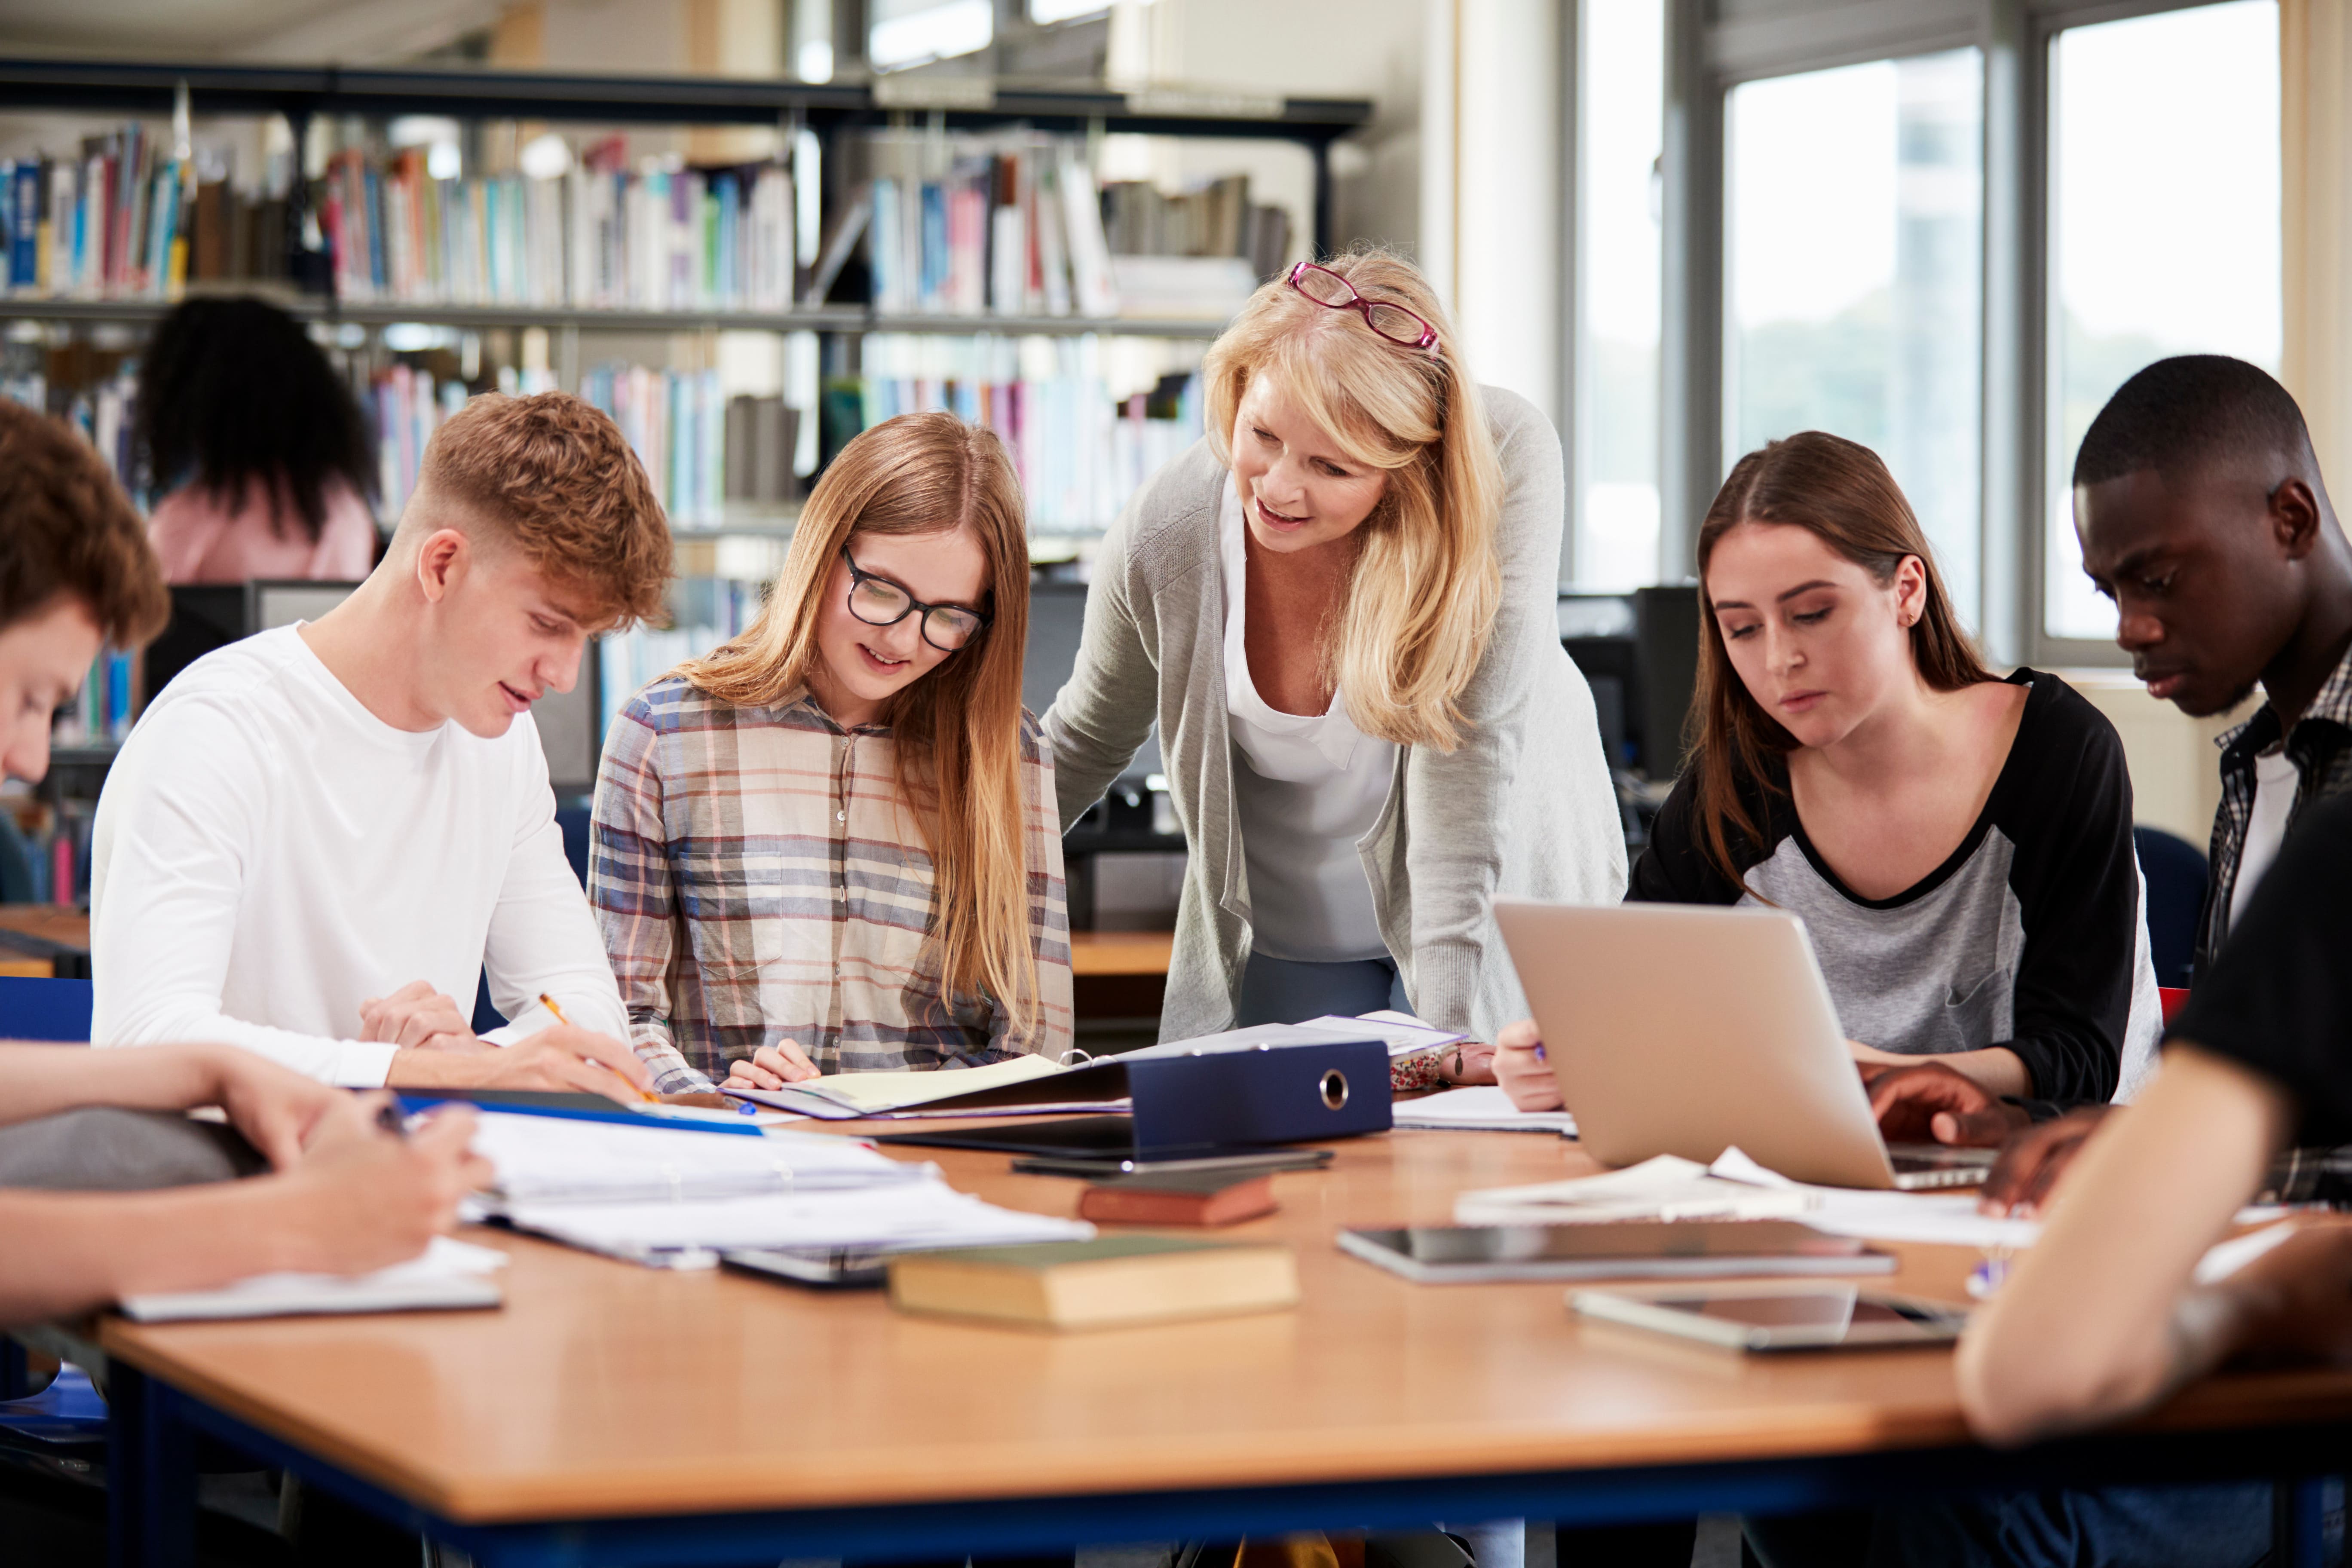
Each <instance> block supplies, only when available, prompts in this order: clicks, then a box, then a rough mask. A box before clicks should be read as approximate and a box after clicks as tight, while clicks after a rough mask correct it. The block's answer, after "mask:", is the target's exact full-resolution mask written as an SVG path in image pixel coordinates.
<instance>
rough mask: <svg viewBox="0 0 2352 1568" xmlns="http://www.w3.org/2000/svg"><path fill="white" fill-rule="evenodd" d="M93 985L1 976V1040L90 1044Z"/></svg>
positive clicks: (86, 982) (70, 981)
mask: <svg viewBox="0 0 2352 1568" xmlns="http://www.w3.org/2000/svg"><path fill="white" fill-rule="evenodd" d="M90 1007H91V1002H90V992H89V981H87V980H42V979H32V978H26V976H23V975H16V974H0V1040H54V1041H56V1042H58V1044H60V1045H72V1046H83V1045H88V1044H89V1014H90Z"/></svg>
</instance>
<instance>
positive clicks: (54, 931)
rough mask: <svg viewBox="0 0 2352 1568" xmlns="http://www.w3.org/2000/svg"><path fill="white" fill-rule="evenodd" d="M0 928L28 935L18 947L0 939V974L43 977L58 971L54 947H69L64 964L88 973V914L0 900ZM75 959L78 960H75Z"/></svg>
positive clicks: (20, 934)
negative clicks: (26, 940) (28, 940)
mask: <svg viewBox="0 0 2352 1568" xmlns="http://www.w3.org/2000/svg"><path fill="white" fill-rule="evenodd" d="M0 931H13V932H15V933H16V934H17V935H18V936H24V937H30V938H32V939H33V941H32V942H28V943H26V944H24V945H23V946H22V947H19V946H13V945H11V944H9V943H8V942H5V941H0V974H15V975H24V976H28V977H32V978H37V979H47V978H48V977H50V976H53V975H56V974H58V973H60V971H59V968H58V957H59V956H60V955H59V954H58V952H56V951H54V950H55V949H58V948H64V949H68V950H69V951H68V953H67V954H65V955H64V956H66V957H67V959H68V964H67V967H68V968H69V969H73V970H75V971H77V972H78V973H80V974H84V975H87V974H88V973H89V916H88V915H86V914H84V913H83V912H82V911H81V910H74V909H65V908H61V907H58V906H57V905H53V904H0ZM76 961H78V962H76Z"/></svg>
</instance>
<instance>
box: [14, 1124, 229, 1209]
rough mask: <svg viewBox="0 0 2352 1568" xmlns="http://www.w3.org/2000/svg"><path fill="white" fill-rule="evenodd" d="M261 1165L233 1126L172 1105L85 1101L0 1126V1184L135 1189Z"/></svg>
mask: <svg viewBox="0 0 2352 1568" xmlns="http://www.w3.org/2000/svg"><path fill="white" fill-rule="evenodd" d="M268 1168H269V1162H268V1160H266V1159H264V1158H263V1157H262V1155H261V1153H260V1152H259V1151H257V1150H256V1149H255V1148H254V1146H253V1145H252V1144H250V1143H248V1142H246V1141H245V1135H244V1134H243V1133H241V1132H239V1131H236V1129H235V1128H234V1127H230V1126H228V1125H226V1123H223V1122H218V1121H190V1120H189V1119H188V1118H187V1117H185V1116H184V1115H182V1114H181V1113H180V1112H178V1111H176V1110H119V1109H117V1108H115V1107H113V1106H91V1107H89V1108H86V1109H84V1110H68V1111H63V1112H60V1113H59V1114H58V1115H56V1116H44V1117H41V1118H39V1119H38V1120H37V1121H20V1122H17V1123H16V1125H14V1126H11V1127H0V1187H41V1188H46V1189H47V1190H49V1191H51V1192H89V1193H136V1192H145V1191H148V1190H151V1189H152V1188H156V1187H185V1186H193V1185H194V1184H196V1183H199V1182H226V1181H231V1180H234V1179H235V1178H236V1177H238V1176H250V1175H253V1174H256V1173H258V1172H261V1171H266V1170H268Z"/></svg>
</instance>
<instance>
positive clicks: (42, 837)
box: [0, 798, 95, 908]
mask: <svg viewBox="0 0 2352 1568" xmlns="http://www.w3.org/2000/svg"><path fill="white" fill-rule="evenodd" d="M5 804H6V805H11V806H13V807H14V808H15V809H14V811H13V813H12V814H11V815H10V816H8V817H6V818H5V819H0V833H5V832H7V831H8V830H10V829H13V830H14V831H15V834H16V838H17V840H18V854H19V855H21V857H22V859H23V868H24V870H25V872H26V886H25V887H24V888H23V889H21V890H22V893H23V896H24V900H25V901H26V902H27V903H34V904H56V905H59V906H62V907H65V908H72V907H74V906H76V905H82V906H87V905H88V904H89V847H90V839H91V837H92V830H93V806H94V805H95V803H94V802H91V801H87V800H78V799H70V798H69V799H67V800H64V801H61V802H59V803H58V804H57V805H49V804H47V803H46V802H40V801H32V800H20V801H12V802H8V803H5Z"/></svg>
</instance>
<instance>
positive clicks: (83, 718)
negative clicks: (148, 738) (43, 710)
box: [49, 647, 138, 746]
mask: <svg viewBox="0 0 2352 1568" xmlns="http://www.w3.org/2000/svg"><path fill="white" fill-rule="evenodd" d="M137 679H138V661H137V660H136V659H135V658H133V657H132V656H131V655H130V654H127V653H125V652H123V651H122V650H121V649H120V648H113V647H103V648H100V649H99V650H98V657H97V658H94V659H92V660H90V665H89V675H88V676H87V677H85V678H84V679H83V680H82V683H81V689H80V690H79V691H77V692H75V693H74V696H73V700H72V701H71V702H69V703H68V704H67V705H66V706H65V707H63V708H61V709H59V710H58V712H57V715H56V717H55V718H54V719H52V720H51V721H50V730H49V738H50V741H51V742H53V743H54V744H56V745H59V746H93V745H111V744H114V743H117V742H121V740H122V739H123V738H124V737H125V736H127V735H129V734H130V733H131V719H132V717H133V716H134V708H135V700H136V696H137Z"/></svg>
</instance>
